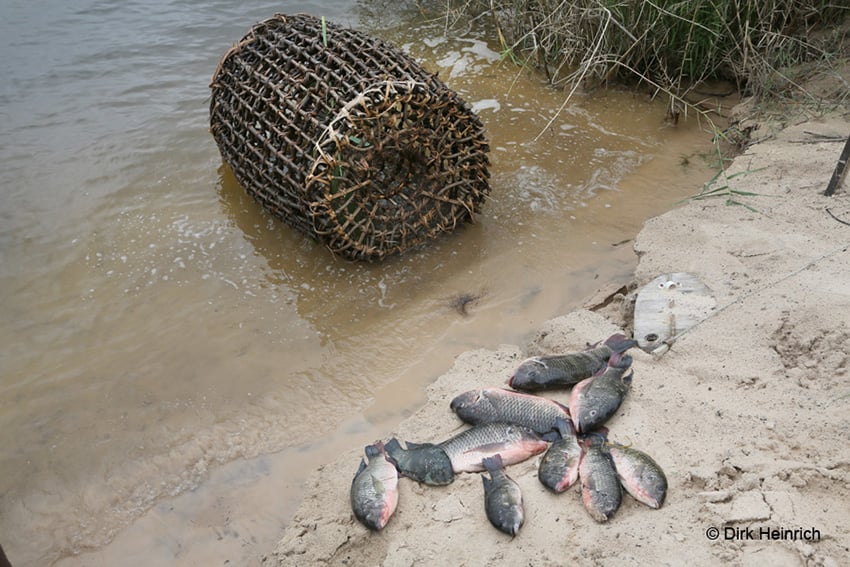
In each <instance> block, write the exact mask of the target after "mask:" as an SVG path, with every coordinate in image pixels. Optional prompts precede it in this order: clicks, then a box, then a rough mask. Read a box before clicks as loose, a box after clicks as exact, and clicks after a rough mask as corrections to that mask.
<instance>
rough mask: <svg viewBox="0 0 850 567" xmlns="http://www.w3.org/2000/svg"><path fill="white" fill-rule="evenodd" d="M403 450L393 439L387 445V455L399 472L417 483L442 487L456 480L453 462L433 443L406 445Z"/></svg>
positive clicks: (396, 440)
mask: <svg viewBox="0 0 850 567" xmlns="http://www.w3.org/2000/svg"><path fill="white" fill-rule="evenodd" d="M405 445H406V446H407V448H406V449H404V448H402V446H401V443H399V441H398V439H396V438H392V439H390V440H389V441H388V442H387V444H386V445H385V447H384V448H385V449H386V451H387V455H389V457H390V460H392V462H393V463H394V464H395V466H396V468H397V469H398V472H399V473H401V474H402V475H404V476H406V477H408V478H412V479H413V480H415V481H416V482H422V483H424V484H430V485H432V486H442V485H446V484H451V482H452V481H453V480H454V470H453V469H452V461H451V459H449V456H448V455H447V454H446V451H445V450H443V448H442V447H438V446H437V445H434V444H433V443H411V442H410V441H407V442H406V443H405Z"/></svg>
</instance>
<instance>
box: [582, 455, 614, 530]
mask: <svg viewBox="0 0 850 567" xmlns="http://www.w3.org/2000/svg"><path fill="white" fill-rule="evenodd" d="M582 444H583V446H584V454H583V455H582V457H581V463H580V464H579V478H580V479H581V501H582V503H583V504H584V508H585V510H587V512H588V513H589V514H590V516H591V517H592V518H593V519H594V520H596V521H597V522H607V521H608V518H610V517H611V516H613V515H614V512H616V511H617V509H618V508H619V507H620V503H621V502H622V500H623V492H622V489H621V488H620V479H619V478H618V477H617V471H616V470H615V469H614V462H613V460H612V459H611V455H610V454H609V453H608V451H607V450H605V448H604V440H598V439H583V440H582Z"/></svg>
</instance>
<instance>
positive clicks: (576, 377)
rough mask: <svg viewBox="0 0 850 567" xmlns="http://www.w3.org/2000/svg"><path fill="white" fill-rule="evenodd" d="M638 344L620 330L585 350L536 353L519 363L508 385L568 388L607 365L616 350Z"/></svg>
mask: <svg viewBox="0 0 850 567" xmlns="http://www.w3.org/2000/svg"><path fill="white" fill-rule="evenodd" d="M635 345H637V341H634V340H632V339H629V338H627V337H626V336H625V335H623V334H620V333H618V334H615V335H611V336H610V337H608V338H607V339H606V340H605V342H604V343H602V344H601V345H599V346H597V347H595V348H591V349H589V350H585V351H582V352H575V353H571V354H559V355H551V356H534V357H532V358H529V359H527V360H525V361H523V362H522V363H521V364H520V365H519V367H518V368H517V369H516V370H515V371H514V375H513V376H511V378H510V379H509V380H508V385H509V386H510V387H511V388H513V389H515V390H525V391H534V390H545V389H548V388H567V387H570V386H573V385H575V384H578V383H579V382H581V381H582V380H584V379H586V378H590V377H591V376H593V375H594V374H596V373H597V372H599V371H600V370H602V369H603V368H605V365H606V364H607V362H608V359H609V358H610V357H611V355H612V354H622V353H624V352H626V351H627V350H629V349H630V348H632V347H633V346H635Z"/></svg>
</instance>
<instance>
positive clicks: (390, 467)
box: [351, 441, 398, 531]
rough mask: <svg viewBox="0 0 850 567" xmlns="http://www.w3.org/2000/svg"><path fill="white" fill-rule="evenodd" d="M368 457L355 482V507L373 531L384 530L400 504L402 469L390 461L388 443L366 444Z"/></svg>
mask: <svg viewBox="0 0 850 567" xmlns="http://www.w3.org/2000/svg"><path fill="white" fill-rule="evenodd" d="M366 459H368V463H367V461H366V460H365V459H361V460H360V468H359V469H358V470H357V474H356V475H354V480H353V481H352V482H351V509H352V510H353V511H354V516H355V517H356V518H357V519H358V520H359V521H360V522H361V523H362V524H363V525H364V526H366V527H367V528H369V529H370V530H376V531H377V530H382V529H383V528H384V526H386V525H387V522H389V521H390V517H391V516H392V515H393V513H394V512H395V509H396V506H398V471H397V470H396V468H395V465H394V464H393V463H392V462H390V460H389V457H388V456H387V453H386V450H385V449H384V444H383V443H382V442H381V441H376V442H375V444H374V445H369V446H368V447H366Z"/></svg>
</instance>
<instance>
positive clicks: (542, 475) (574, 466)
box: [537, 419, 582, 492]
mask: <svg viewBox="0 0 850 567" xmlns="http://www.w3.org/2000/svg"><path fill="white" fill-rule="evenodd" d="M558 431H559V432H560V434H561V438H560V439H559V440H557V441H555V442H554V443H552V446H551V447H549V450H548V451H546V454H545V455H543V458H542V459H541V460H540V467H539V468H538V470H537V478H538V479H539V480H540V482H541V483H543V486H545V487H546V488H548V489H550V490H552V491H554V492H564V491H565V490H567V489H568V488H569V487H571V486H572V485H573V484H575V482H576V481H577V480H578V468H579V463H580V462H581V454H582V450H581V446H580V445H579V443H578V439H577V438H576V434H575V430H574V429H573V426H572V422H569V421H567V420H564V419H560V420H558Z"/></svg>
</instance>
